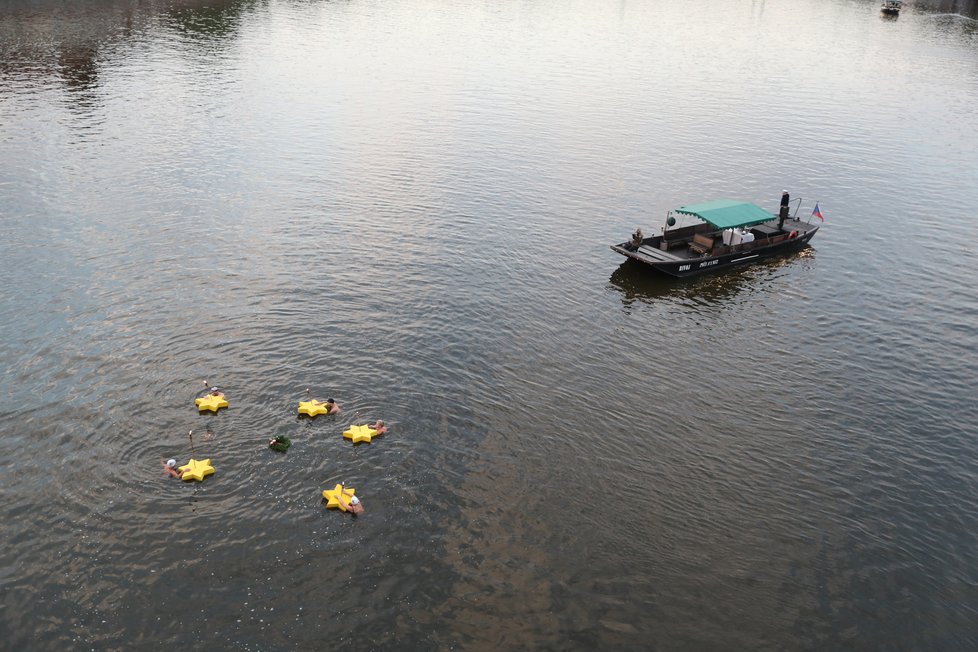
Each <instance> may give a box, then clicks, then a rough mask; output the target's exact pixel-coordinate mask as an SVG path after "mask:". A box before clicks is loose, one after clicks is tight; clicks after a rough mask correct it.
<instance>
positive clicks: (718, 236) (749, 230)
mask: <svg viewBox="0 0 978 652" xmlns="http://www.w3.org/2000/svg"><path fill="white" fill-rule="evenodd" d="M787 199H788V193H787V192H785V193H784V197H783V199H782V204H781V212H780V214H779V215H772V214H771V213H768V212H767V211H765V210H764V209H763V208H761V207H759V206H755V205H754V204H751V203H748V202H742V201H737V200H735V199H717V200H714V201H709V202H704V203H702V204H692V205H689V206H681V207H679V208H677V209H676V210H675V211H670V212H669V214H668V215H667V219H666V225H665V226H664V227H662V235H655V236H652V237H650V238H646V237H644V236H642V231H641V229H639V230H638V231H636V232H635V234H633V236H632V239H631V241H629V242H623V243H621V244H616V245H611V249H612V250H613V251H617V252H618V253H620V254H621V255H623V256H627V257H629V258H632V259H634V260H637V261H639V262H641V263H645V264H646V265H649V266H651V267H653V268H655V269H657V270H658V271H660V272H663V273H666V274H670V275H672V276H692V275H694V274H700V273H703V272H707V271H710V272H712V271H717V270H721V269H727V268H729V267H733V266H735V265H746V264H750V263H754V262H757V261H759V260H763V259H765V258H770V257H771V256H775V255H779V254H782V253H785V252H787V251H792V250H797V249H801V248H802V247H804V246H805V245H807V244H808V241H809V240H811V239H812V236H814V235H815V232H816V231H818V228H819V227H818V225H816V224H811V223H810V220H811V218H809V222H803V221H801V220H799V219H797V218H796V217H788V203H787ZM799 203H800V202H799ZM673 212H675V213H677V214H678V215H681V216H684V218H685V217H689V218H692V219H693V221H694V222H693V223H692V224H688V225H684V226H678V227H676V219H675V218H674V217H673V216H672V213H673ZM796 215H797V210H796ZM812 216H814V217H818V218H819V219H821V218H822V215H821V212H820V211H819V209H818V204H815V209H814V210H813V211H812ZM673 227H675V228H673Z"/></svg>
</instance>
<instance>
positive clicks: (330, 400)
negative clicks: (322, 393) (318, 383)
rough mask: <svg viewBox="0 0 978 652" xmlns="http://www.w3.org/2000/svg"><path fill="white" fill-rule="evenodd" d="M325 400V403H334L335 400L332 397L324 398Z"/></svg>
mask: <svg viewBox="0 0 978 652" xmlns="http://www.w3.org/2000/svg"><path fill="white" fill-rule="evenodd" d="M326 402H327V403H335V402H336V401H334V400H333V399H331V398H328V399H326Z"/></svg>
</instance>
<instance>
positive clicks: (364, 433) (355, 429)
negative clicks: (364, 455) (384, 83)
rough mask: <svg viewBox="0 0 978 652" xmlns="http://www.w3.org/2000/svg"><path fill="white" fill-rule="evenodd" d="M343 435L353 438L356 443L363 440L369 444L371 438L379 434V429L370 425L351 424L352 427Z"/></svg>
mask: <svg viewBox="0 0 978 652" xmlns="http://www.w3.org/2000/svg"><path fill="white" fill-rule="evenodd" d="M343 436H344V437H346V438H347V439H351V440H353V443H354V444H356V443H358V442H361V441H365V442H367V443H368V444H369V443H370V439H371V438H372V437H376V436H377V431H376V430H374V429H373V428H370V427H368V426H350V429H349V430H347V431H346V432H344V433H343Z"/></svg>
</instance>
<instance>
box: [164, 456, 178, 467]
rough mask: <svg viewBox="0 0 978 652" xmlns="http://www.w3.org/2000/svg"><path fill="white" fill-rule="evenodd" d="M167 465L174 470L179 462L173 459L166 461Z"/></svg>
mask: <svg viewBox="0 0 978 652" xmlns="http://www.w3.org/2000/svg"><path fill="white" fill-rule="evenodd" d="M166 465H167V466H168V467H170V468H171V469H172V468H173V467H175V466H176V465H177V461H176V460H175V459H173V458H172V457H171V458H170V459H168V460H167V461H166Z"/></svg>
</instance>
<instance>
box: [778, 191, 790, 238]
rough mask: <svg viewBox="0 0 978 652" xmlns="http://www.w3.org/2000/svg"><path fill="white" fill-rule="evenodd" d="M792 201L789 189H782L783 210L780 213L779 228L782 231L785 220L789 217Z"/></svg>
mask: <svg viewBox="0 0 978 652" xmlns="http://www.w3.org/2000/svg"><path fill="white" fill-rule="evenodd" d="M789 201H791V195H789V194H788V191H787V190H782V191H781V212H780V213H779V214H778V230H779V231H780V230H781V229H782V228H783V227H784V221H785V220H786V219H787V218H788V202H789Z"/></svg>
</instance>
